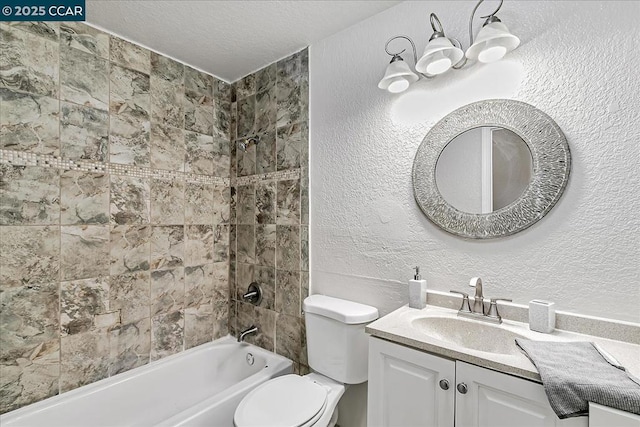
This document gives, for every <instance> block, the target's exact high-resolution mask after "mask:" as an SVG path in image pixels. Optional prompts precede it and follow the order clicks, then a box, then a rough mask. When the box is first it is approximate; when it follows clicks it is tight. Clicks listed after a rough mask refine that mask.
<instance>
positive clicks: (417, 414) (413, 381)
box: [367, 337, 588, 427]
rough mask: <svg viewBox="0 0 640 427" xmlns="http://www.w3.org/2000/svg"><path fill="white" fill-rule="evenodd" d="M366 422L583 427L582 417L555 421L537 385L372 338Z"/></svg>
mask: <svg viewBox="0 0 640 427" xmlns="http://www.w3.org/2000/svg"><path fill="white" fill-rule="evenodd" d="M441 380H446V381H447V383H448V388H447V383H441ZM367 419H368V422H367V423H368V425H369V426H370V427H374V426H375V427H379V426H385V427H422V426H424V427H453V426H454V425H455V427H500V426H505V427H514V426H518V427H543V426H544V427H552V426H557V427H587V426H588V420H587V417H578V418H570V419H566V420H560V419H559V418H558V417H557V416H556V415H555V413H554V412H553V410H552V409H551V406H550V405H549V402H548V400H547V397H546V395H545V392H544V389H543V387H542V385H540V384H538V383H535V382H532V381H528V380H525V379H521V378H516V377H513V376H511V375H506V374H502V373H499V372H495V371H492V370H489V369H484V368H480V367H478V366H474V365H470V364H468V363H464V362H459V361H453V360H449V359H445V358H442V357H439V356H434V355H431V354H429V353H425V352H423V351H420V350H415V349H411V348H408V347H404V346H401V345H399V344H394V343H391V342H388V341H384V340H381V339H379V338H375V337H371V338H370V339H369V400H368V413H367Z"/></svg>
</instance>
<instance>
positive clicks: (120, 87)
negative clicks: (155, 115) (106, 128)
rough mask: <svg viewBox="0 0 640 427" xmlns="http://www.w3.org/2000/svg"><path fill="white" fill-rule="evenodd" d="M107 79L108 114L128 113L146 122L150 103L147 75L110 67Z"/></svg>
mask: <svg viewBox="0 0 640 427" xmlns="http://www.w3.org/2000/svg"><path fill="white" fill-rule="evenodd" d="M109 79H110V80H109V82H110V86H109V112H110V113H111V114H122V113H123V112H129V113H130V114H133V115H136V116H144V117H145V118H146V119H147V120H148V118H149V109H150V102H151V99H150V96H149V85H150V83H149V75H148V74H144V73H140V72H138V71H134V70H130V69H128V68H123V67H119V66H117V65H112V66H111V73H110V75H109Z"/></svg>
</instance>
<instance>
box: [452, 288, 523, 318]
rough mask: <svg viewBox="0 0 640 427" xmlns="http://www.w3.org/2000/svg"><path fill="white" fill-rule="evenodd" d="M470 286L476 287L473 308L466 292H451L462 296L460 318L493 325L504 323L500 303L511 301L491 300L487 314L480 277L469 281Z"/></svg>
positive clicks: (503, 299)
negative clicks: (499, 309)
mask: <svg viewBox="0 0 640 427" xmlns="http://www.w3.org/2000/svg"><path fill="white" fill-rule="evenodd" d="M469 286H471V287H472V288H474V287H475V289H476V294H475V296H474V298H473V307H471V304H470V303H469V295H468V294H467V293H465V292H459V291H451V292H452V293H454V294H460V295H462V305H461V306H460V309H459V310H458V316H460V317H470V318H472V319H476V320H482V321H485V322H491V323H498V324H500V323H502V317H501V316H500V313H499V312H498V304H497V303H498V301H511V300H510V299H507V298H491V303H490V305H489V311H488V312H487V311H486V310H485V308H484V295H483V293H482V279H480V278H479V277H473V278H472V279H471V280H470V281H469Z"/></svg>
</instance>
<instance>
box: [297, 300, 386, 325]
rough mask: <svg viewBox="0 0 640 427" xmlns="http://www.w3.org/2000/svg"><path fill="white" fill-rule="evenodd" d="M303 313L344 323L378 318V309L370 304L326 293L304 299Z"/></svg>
mask: <svg viewBox="0 0 640 427" xmlns="http://www.w3.org/2000/svg"><path fill="white" fill-rule="evenodd" d="M302 308H303V310H304V311H305V313H313V314H318V315H320V316H325V317H329V318H331V319H334V320H337V321H339V322H342V323H346V324H350V325H353V324H358V323H368V322H371V321H373V320H376V319H377V318H378V309H377V308H375V307H371V306H370V305H365V304H360V303H358V302H353V301H347V300H344V299H340V298H333V297H328V296H326V295H311V296H308V297H307V298H305V299H304V302H303V304H302Z"/></svg>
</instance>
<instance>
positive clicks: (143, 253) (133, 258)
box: [109, 225, 151, 276]
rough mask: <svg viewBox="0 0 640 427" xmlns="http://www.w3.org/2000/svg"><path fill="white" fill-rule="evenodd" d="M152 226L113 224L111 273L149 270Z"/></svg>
mask: <svg viewBox="0 0 640 427" xmlns="http://www.w3.org/2000/svg"><path fill="white" fill-rule="evenodd" d="M150 239H151V226H149V225H114V226H111V236H110V253H111V267H110V270H109V272H110V274H111V275H112V276H113V275H118V274H125V273H133V272H136V271H146V270H149V251H150V248H151V244H150Z"/></svg>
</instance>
